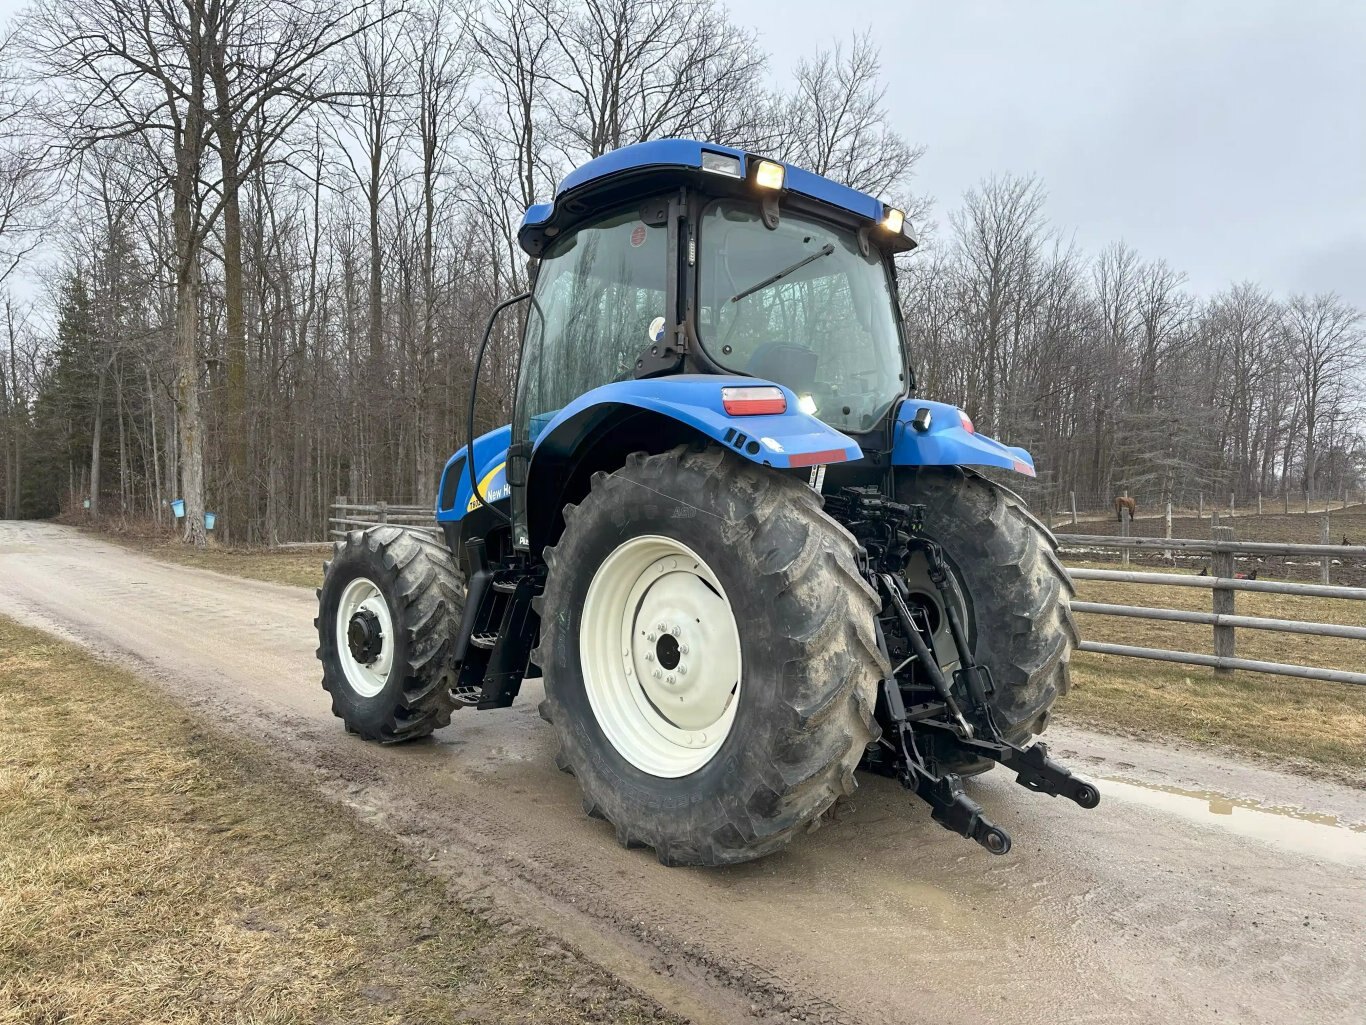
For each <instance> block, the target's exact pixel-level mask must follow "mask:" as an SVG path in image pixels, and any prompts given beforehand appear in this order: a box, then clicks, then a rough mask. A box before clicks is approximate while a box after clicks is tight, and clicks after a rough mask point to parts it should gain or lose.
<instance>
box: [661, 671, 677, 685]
mask: <svg viewBox="0 0 1366 1025" xmlns="http://www.w3.org/2000/svg"><path fill="white" fill-rule="evenodd" d="M664 682H665V683H677V682H678V681H677V680H675V679H674V674H673V673H670V674H669V675H668V677H667V678H666V679H665V681H664Z"/></svg>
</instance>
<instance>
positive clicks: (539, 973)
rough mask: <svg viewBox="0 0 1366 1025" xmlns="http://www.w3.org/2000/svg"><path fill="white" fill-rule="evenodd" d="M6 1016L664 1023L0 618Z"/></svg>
mask: <svg viewBox="0 0 1366 1025" xmlns="http://www.w3.org/2000/svg"><path fill="white" fill-rule="evenodd" d="M0 730H3V735H4V738H5V742H4V744H3V745H0V1022H4V1023H19V1022H24V1023H30V1022H32V1023H39V1022H43V1023H47V1022H70V1023H83V1022H99V1023H101V1025H106V1023H108V1025H121V1023H130V1025H131V1023H144V1022H171V1021H174V1022H234V1023H252V1022H262V1023H265V1022H270V1023H293V1022H348V1023H370V1022H375V1023H378V1022H423V1023H427V1022H432V1023H437V1022H457V1021H458V1022H470V1021H478V1022H489V1023H510V1022H527V1023H530V1022H549V1021H554V1022H566V1023H569V1022H596V1021H614V1022H626V1023H630V1022H644V1021H660V1020H666V1021H667V1020H675V1019H673V1018H671V1017H670V1016H668V1015H666V1014H664V1013H663V1012H662V1011H660V1010H659V1008H658V1007H656V1006H655V1005H654V1004H652V1003H651V1002H649V1001H647V1000H645V999H644V998H643V997H641V996H639V995H638V994H636V993H635V992H634V991H632V990H631V989H629V988H628V987H626V986H624V985H623V984H621V983H620V982H618V981H617V980H615V979H614V978H612V977H611V976H609V975H607V974H606V973H604V972H603V971H601V970H600V969H598V968H596V967H595V966H593V965H591V964H588V963H587V962H585V961H584V960H583V959H582V957H581V956H580V955H578V954H577V953H576V952H575V951H573V950H571V949H568V948H566V947H564V946H562V945H561V944H559V943H558V942H557V941H555V940H553V939H550V938H548V937H546V936H544V935H541V934H538V933H536V932H535V931H531V930H520V929H518V930H507V929H501V928H497V927H495V926H493V925H491V924H489V923H488V922H487V921H485V920H484V919H482V918H480V917H478V916H476V915H474V914H473V913H471V912H470V911H468V910H466V909H465V908H463V907H462V906H461V905H460V904H459V903H458V902H457V901H456V900H454V899H453V898H452V897H451V896H450V895H449V894H448V893H447V892H446V890H445V887H444V886H443V884H442V883H441V882H440V881H439V880H437V879H435V878H433V877H431V876H429V875H428V874H426V873H425V872H423V871H422V869H421V868H420V867H419V866H418V865H417V864H416V862H415V861H414V860H413V858H412V856H411V855H410V854H409V853H407V852H405V851H404V850H403V849H401V848H399V847H398V846H396V845H395V844H394V843H393V842H392V841H390V840H388V839H386V838H385V837H383V836H382V835H381V834H379V833H378V832H376V831H374V830H371V829H369V828H368V827H366V826H364V825H362V824H361V823H359V822H357V821H356V820H355V819H353V818H352V817H351V816H350V815H349V814H348V813H346V812H345V811H343V810H340V809H338V808H337V807H335V806H332V805H329V804H327V803H325V802H323V801H321V800H318V799H315V798H312V797H310V796H309V795H308V794H307V792H306V790H305V789H304V788H303V786H302V785H301V784H300V783H299V782H298V781H296V780H293V779H291V778H290V777H289V775H288V774H287V773H286V772H285V771H283V770H282V769H280V768H278V767H277V766H275V764H274V763H272V762H271V761H270V760H269V759H268V758H267V757H266V756H265V755H264V754H263V753H261V752H260V751H258V750H257V749H255V748H253V747H250V746H248V745H246V744H244V743H241V742H239V741H236V740H233V739H231V738H228V737H226V736H224V735H222V734H219V733H217V732H216V731H213V730H211V729H207V728H206V727H205V726H204V725H203V724H202V723H201V722H199V721H197V720H195V719H194V718H193V717H192V716H190V715H189V714H188V713H186V712H184V711H183V710H181V709H179V708H178V707H177V706H175V705H174V704H173V703H171V702H170V701H169V700H168V699H167V698H165V697H164V696H162V695H161V694H160V693H159V692H157V691H156V690H154V689H153V688H152V687H150V686H149V685H147V684H145V683H143V682H141V681H140V680H138V679H137V678H136V677H134V676H133V675H131V674H130V673H127V672H125V671H123V670H120V669H117V668H113V667H111V666H109V665H107V664H105V663H102V662H100V661H98V660H96V659H94V658H92V657H90V656H89V655H86V654H85V653H83V652H82V651H81V650H79V649H77V648H75V647H73V646H71V645H68V644H65V643H62V642H59V641H57V640H55V639H53V638H51V637H49V636H47V635H45V634H42V633H39V632H37V631H34V630H29V629H26V628H22V627H19V626H18V625H16V624H15V623H13V622H12V621H10V620H7V619H4V618H3V617H0Z"/></svg>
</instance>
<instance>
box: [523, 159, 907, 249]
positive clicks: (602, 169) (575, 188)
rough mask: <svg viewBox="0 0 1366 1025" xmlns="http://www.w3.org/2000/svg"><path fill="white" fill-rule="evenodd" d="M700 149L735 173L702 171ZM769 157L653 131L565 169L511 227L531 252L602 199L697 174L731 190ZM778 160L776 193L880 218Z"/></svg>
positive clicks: (624, 198)
mask: <svg viewBox="0 0 1366 1025" xmlns="http://www.w3.org/2000/svg"><path fill="white" fill-rule="evenodd" d="M704 154H713V155H716V156H719V157H730V158H733V159H734V160H736V161H738V171H739V174H738V178H737V177H736V176H735V175H729V174H724V173H713V172H711V171H704V170H703V155H704ZM769 159H770V158H768V157H761V156H756V155H754V154H750V153H746V152H745V151H743V150H738V149H734V148H732V147H730V146H720V145H717V144H716V143H711V142H697V141H695V140H692V139H656V140H653V141H651V142H639V143H636V144H635V145H633V146H624V147H622V148H621V149H618V150H613V151H612V152H610V153H604V154H603V155H602V156H600V157H597V158H595V159H593V160H590V161H589V162H588V163H586V164H584V165H582V166H581V167H578V168H575V169H574V170H573V171H571V172H570V173H569V174H567V175H565V177H564V180H563V181H561V182H560V184H559V187H558V188H557V189H556V190H555V198H554V199H553V200H552V201H551V202H549V203H537V204H536V205H534V206H532V207H530V208H528V210H527V212H526V214H525V215H524V216H523V217H522V224H521V227H520V228H518V230H517V241H518V243H519V244H520V245H521V247H522V248H523V249H525V250H526V251H527V252H528V253H530V254H531V255H532V256H539V255H540V254H541V251H542V249H544V247H545V245H546V242H547V241H548V240H549V239H550V238H553V237H554V236H556V235H558V234H560V233H561V232H564V231H567V230H569V229H570V228H573V227H574V226H575V225H577V224H578V223H579V222H580V221H582V220H584V219H585V218H586V217H588V216H589V215H590V214H591V213H594V212H596V210H598V209H602V208H603V207H605V206H607V205H614V204H616V203H627V202H630V201H631V200H632V199H635V198H637V197H639V198H645V197H646V196H647V195H648V194H650V193H656V194H657V193H658V191H659V189H660V188H668V187H672V186H675V185H681V184H697V183H700V182H702V181H704V180H705V181H706V182H707V183H708V184H709V185H712V186H715V187H716V189H717V191H726V190H729V191H738V190H739V189H740V188H742V187H743V186H744V184H745V183H746V182H748V181H749V180H750V178H751V172H752V170H753V167H754V166H755V165H757V163H758V162H759V161H760V160H769ZM772 162H773V163H783V162H782V161H772ZM783 168H784V175H783V188H782V193H785V194H796V195H799V196H803V197H805V198H806V199H809V200H812V201H814V202H816V203H818V204H822V205H824V206H827V207H832V208H834V210H836V211H842V212H844V213H846V214H852V215H854V217H855V218H857V219H860V220H866V221H869V222H877V221H881V220H882V219H883V217H884V216H885V215H886V210H887V208H886V206H885V205H884V203H883V202H882V200H881V199H878V198H877V197H875V196H870V195H868V194H867V193H865V192H859V191H858V190H857V189H851V188H849V186H847V185H841V184H840V183H839V182H835V181H831V180H830V179H829V178H824V177H822V176H821V175H818V174H814V173H812V172H811V171H807V170H805V169H803V168H800V167H794V166H793V165H791V164H786V163H783ZM895 241H896V242H899V243H900V244H893V245H892V247H891V248H892V249H893V250H906V249H911V248H913V247H914V246H915V242H914V241H913V240H912V239H911V238H910V236H909V235H904V236H902V235H900V234H899V235H898V236H897V239H896V240H895Z"/></svg>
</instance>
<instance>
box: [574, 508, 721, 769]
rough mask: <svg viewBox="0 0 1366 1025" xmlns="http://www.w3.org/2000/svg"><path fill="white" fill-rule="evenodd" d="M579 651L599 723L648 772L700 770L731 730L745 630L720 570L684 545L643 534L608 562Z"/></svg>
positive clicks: (597, 581) (592, 590) (595, 583)
mask: <svg viewBox="0 0 1366 1025" xmlns="http://www.w3.org/2000/svg"><path fill="white" fill-rule="evenodd" d="M579 655H580V662H581V668H582V670H583V681H584V688H585V690H586V691H587V693H588V703H589V705H590V706H591V707H592V709H593V715H594V716H595V717H596V719H597V721H598V725H599V727H601V729H602V732H603V734H604V735H605V736H606V737H607V740H608V742H609V743H610V744H611V745H612V746H613V747H614V748H615V749H616V750H617V753H618V754H620V755H621V756H622V757H623V758H625V759H626V760H627V761H628V762H630V763H631V764H632V765H634V766H635V767H636V768H637V769H640V770H641V771H642V772H647V773H649V774H650V775H652V776H660V777H665V778H676V777H678V776H686V775H687V774H688V773H691V772H696V771H697V770H698V769H700V768H702V766H704V765H706V764H707V763H708V762H709V761H711V760H712V758H714V757H715V756H716V752H717V751H719V750H720V748H721V745H722V744H723V743H724V742H725V739H726V737H727V736H729V735H730V731H731V727H732V726H733V725H734V723H735V711H736V708H737V707H738V705H739V699H740V677H741V663H740V631H739V628H738V626H737V625H736V622H735V614H734V612H733V611H732V610H731V606H730V600H729V599H728V598H727V597H726V592H725V589H724V588H723V587H722V586H721V582H720V581H719V580H718V579H717V578H716V574H715V573H713V572H712V570H711V568H710V567H709V566H708V565H707V564H706V563H705V562H704V561H703V560H702V558H701V557H700V556H699V555H698V554H697V553H696V552H694V551H693V550H692V549H691V548H689V547H688V546H687V545H685V544H683V543H682V542H679V541H675V540H674V539H673V538H669V537H661V536H658V535H654V534H650V535H645V536H642V537H636V538H632V539H631V540H630V541H627V542H625V543H624V544H622V545H621V546H620V547H618V548H617V549H616V550H615V551H614V552H612V554H611V555H609V556H608V557H607V558H606V559H604V560H603V563H602V565H601V566H599V567H598V570H597V572H596V573H594V574H593V579H592V581H591V582H590V583H589V585H588V595H587V597H586V598H585V600H584V606H583V619H582V622H581V625H580V628H579Z"/></svg>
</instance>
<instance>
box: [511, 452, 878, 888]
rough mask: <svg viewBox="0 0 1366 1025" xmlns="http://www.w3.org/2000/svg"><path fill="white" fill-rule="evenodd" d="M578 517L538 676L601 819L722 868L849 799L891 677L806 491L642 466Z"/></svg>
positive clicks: (847, 568)
mask: <svg viewBox="0 0 1366 1025" xmlns="http://www.w3.org/2000/svg"><path fill="white" fill-rule="evenodd" d="M565 520H566V527H565V531H564V534H563V536H562V537H561V539H560V542H559V544H558V545H557V546H556V547H554V548H548V549H546V552H545V558H546V562H547V564H548V566H549V570H550V572H549V577H548V579H547V582H546V588H545V593H544V595H543V600H542V603H541V644H540V648H539V650H538V653H537V654H536V656H534V661H535V662H537V663H538V664H539V665H541V666H543V667H545V689H546V699H545V702H544V703H543V705H542V709H541V711H542V714H543V715H544V716H545V717H546V718H547V719H549V720H550V721H551V722H552V723H553V724H554V725H555V729H556V732H557V733H558V735H559V740H560V755H559V759H558V760H559V764H560V766H561V768H564V769H566V770H567V771H570V772H573V773H574V775H575V776H577V777H578V780H579V783H580V785H581V787H582V788H583V801H584V808H585V810H586V811H587V812H588V813H589V814H590V815H594V816H597V817H601V818H605V819H607V820H608V821H610V822H611V823H612V824H613V825H614V826H615V827H616V833H617V839H618V841H619V842H620V843H621V844H623V845H624V846H642V845H644V846H650V847H653V848H654V849H655V852H656V854H657V856H658V857H659V860H660V861H661V862H663V863H664V864H668V865H724V864H731V863H735V862H740V861H747V860H750V859H752V858H757V857H760V856H762V855H765V854H768V853H771V852H772V851H775V850H777V849H779V848H780V847H782V846H784V845H785V844H787V843H788V842H789V841H790V840H791V839H792V837H793V836H794V835H795V834H796V833H797V831H798V830H799V829H801V828H802V827H803V826H805V825H807V824H808V823H810V822H812V821H813V820H814V819H816V818H817V817H818V816H819V815H820V814H821V813H822V812H824V811H825V810H826V809H827V808H829V807H830V805H831V804H833V803H834V801H835V800H836V799H837V798H838V797H840V796H841V795H842V794H848V793H850V792H852V791H853V789H854V786H855V782H854V768H855V766H856V765H857V764H858V761H859V758H860V756H861V755H862V753H863V751H864V748H865V747H866V746H867V744H868V743H869V742H870V741H872V740H873V739H874V738H875V737H876V735H877V727H876V725H875V724H874V721H873V707H874V703H875V697H876V688H877V683H878V681H879V680H880V679H881V678H882V677H883V675H884V674H885V673H886V671H887V668H888V667H887V665H886V661H885V659H884V658H883V656H882V655H881V654H880V653H879V651H878V646H877V642H876V639H875V636H874V631H873V623H874V620H875V617H876V615H877V611H878V601H877V597H876V595H875V594H874V592H873V591H872V589H871V588H870V587H869V586H868V585H867V584H866V583H865V582H864V580H863V579H862V577H861V576H860V575H859V573H858V569H857V565H856V562H855V554H856V550H857V546H856V544H855V542H854V540H853V538H852V537H851V536H850V535H849V534H848V532H846V531H845V530H844V528H842V527H841V526H839V525H838V524H837V523H835V522H834V521H833V520H832V519H830V518H829V517H828V516H826V515H825V513H824V512H823V511H822V510H821V505H820V501H819V499H818V498H817V496H816V495H815V494H814V493H813V492H812V491H811V490H810V489H809V488H808V487H806V486H805V485H803V484H802V483H800V482H798V481H796V480H793V479H791V478H788V477H784V476H782V475H781V474H779V473H776V472H774V471H771V470H767V469H764V468H762V467H759V466H756V465H754V464H752V463H748V462H745V461H744V460H741V459H740V458H739V457H737V456H734V455H731V454H728V453H726V452H723V451H722V450H720V449H717V448H706V449H703V450H700V451H699V450H696V449H687V448H677V449H674V450H673V451H671V452H668V453H665V454H662V455H655V456H646V455H644V454H641V453H637V454H635V455H633V456H631V457H630V458H629V459H628V460H627V463H626V465H625V466H624V467H622V468H621V469H620V470H618V471H617V472H615V473H613V474H610V475H609V474H602V473H600V474H598V475H596V476H595V477H594V479H593V485H592V490H591V492H590V493H589V494H588V496H587V497H586V498H585V499H584V500H583V502H582V503H580V504H579V505H578V506H577V507H567V508H566V509H565ZM683 670H688V672H684V671H683Z"/></svg>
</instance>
